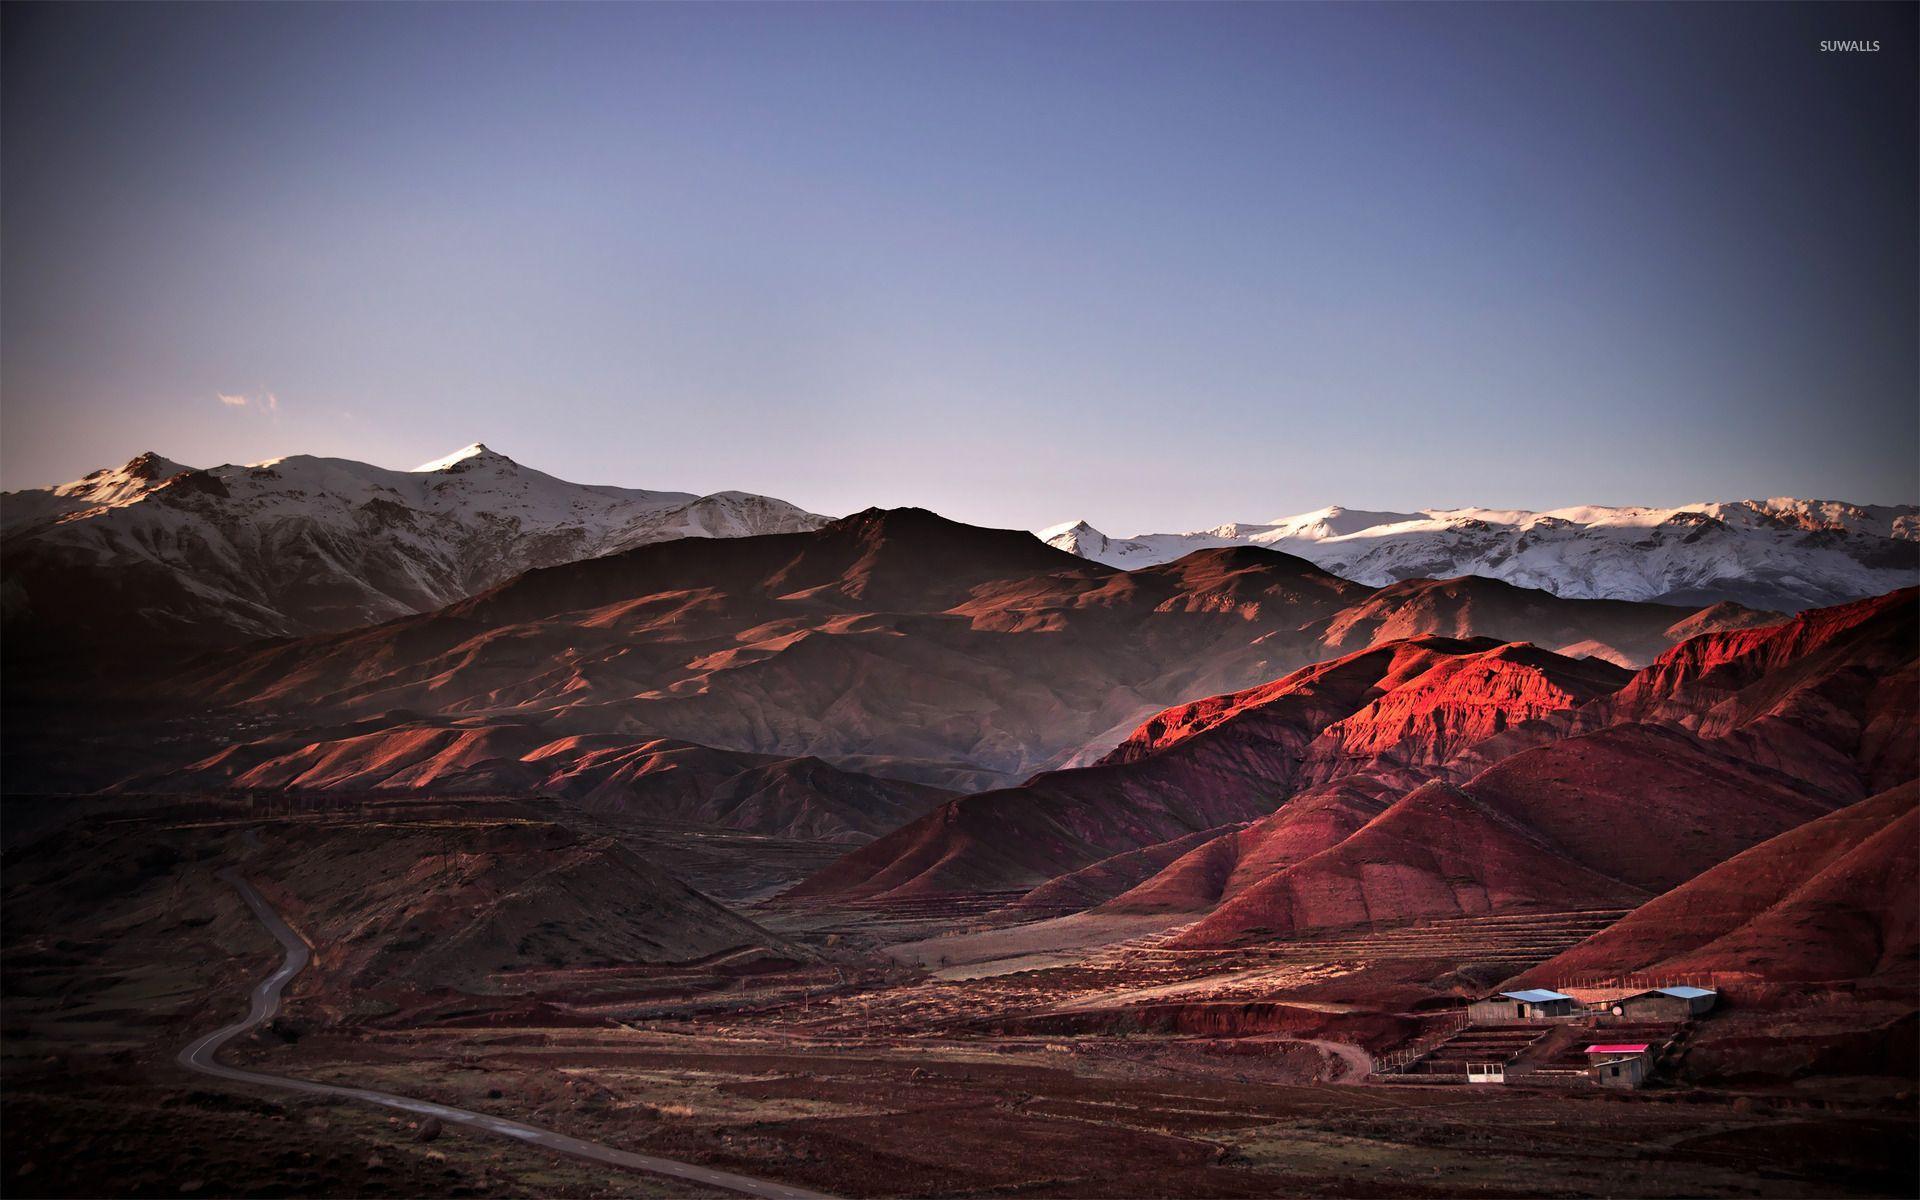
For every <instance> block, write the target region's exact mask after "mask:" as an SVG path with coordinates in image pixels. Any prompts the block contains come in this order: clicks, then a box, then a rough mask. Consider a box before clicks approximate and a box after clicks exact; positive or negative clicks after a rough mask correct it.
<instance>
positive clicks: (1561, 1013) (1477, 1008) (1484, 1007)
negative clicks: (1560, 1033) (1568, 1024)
mask: <svg viewBox="0 0 1920 1200" xmlns="http://www.w3.org/2000/svg"><path fill="white" fill-rule="evenodd" d="M1572 1015H1573V997H1572V996H1568V995H1565V994H1564V993H1561V992H1550V991H1548V990H1546V989H1545V988H1529V989H1527V990H1525V991H1520V992H1501V993H1500V994H1499V995H1497V996H1489V997H1487V998H1486V999H1485V1000H1475V1001H1474V1002H1473V1003H1472V1004H1470V1005H1468V1006H1467V1020H1469V1021H1471V1022H1472V1023H1473V1024H1475V1025H1502V1024H1505V1023H1506V1022H1508V1021H1540V1020H1546V1019H1549V1018H1553V1017H1568V1016H1572Z"/></svg>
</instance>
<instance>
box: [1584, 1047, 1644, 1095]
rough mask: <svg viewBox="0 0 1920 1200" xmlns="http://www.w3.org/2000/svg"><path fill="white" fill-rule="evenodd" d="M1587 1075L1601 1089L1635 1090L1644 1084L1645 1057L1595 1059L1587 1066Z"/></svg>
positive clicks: (1632, 1055) (1639, 1055) (1637, 1055)
mask: <svg viewBox="0 0 1920 1200" xmlns="http://www.w3.org/2000/svg"><path fill="white" fill-rule="evenodd" d="M1587 1074H1589V1075H1591V1076H1592V1077H1593V1081H1594V1082H1595V1083H1597V1084H1599V1085H1600V1086H1601V1087H1615V1088H1637V1087H1639V1086H1640V1085H1641V1084H1642V1083H1644V1082H1646V1078H1647V1056H1646V1055H1644V1054H1631V1055H1628V1056H1626V1057H1624V1058H1596V1059H1594V1060H1593V1061H1591V1062H1589V1063H1588V1064H1587Z"/></svg>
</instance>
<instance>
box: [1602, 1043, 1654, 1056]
mask: <svg viewBox="0 0 1920 1200" xmlns="http://www.w3.org/2000/svg"><path fill="white" fill-rule="evenodd" d="M1646 1052H1647V1043H1645V1042H1608V1043H1606V1044H1605V1045H1601V1046H1588V1047H1587V1053H1588V1054H1645V1053H1646Z"/></svg>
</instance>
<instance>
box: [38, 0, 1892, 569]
mask: <svg viewBox="0 0 1920 1200" xmlns="http://www.w3.org/2000/svg"><path fill="white" fill-rule="evenodd" d="M1914 13H1915V9H1914V7H1913V6H1911V5H1904V4H1901V5H1888V6H1885V7H1862V8H1851V7H1844V6H1821V7H1817V8H1798V7H1793V6H1785V5H1776V6H1759V7H1742V6H1737V5H1683V6H1651V5H1646V6H1624V5H1623V6H1610V7H1585V6H1573V5H1539V6H1521V5H1488V6H1483V7H1443V6H1409V7H1399V6H1340V7H1332V6H1326V7H1322V6H1312V5H1284V6H1253V5H1246V6H1232V7H1211V6H1180V7H1157V6H1145V5H1129V6H1114V7H1109V6H1099V5H1058V6H1038V5H1035V6H1015V7H999V6H987V5H969V6H955V7H940V6H926V5H914V6H878V5H852V4H849V5H833V6H821V7H803V6H784V7H777V8H768V7H755V6H746V5H726V6H722V5H710V6H686V7H676V6H664V5H655V6H601V5H594V6H581V7H563V6H558V5H542V6H538V7H514V6H478V5H474V6H458V7H429V6H403V5H351V6H349V5H339V6H318V7H298V6H274V5H254V6H240V5H206V6H197V7H177V8H176V7H162V6H136V7H125V8H122V7H109V6H78V5H76V6H65V7H59V8H53V9H39V8H31V7H27V6H23V5H10V6H8V7H7V9H6V10H5V14H4V18H3V19H4V31H3V34H4V53H5V63H4V76H3V78H4V84H3V86H4V92H5V95H4V109H3V112H4V142H3V143H0V144H3V146H4V155H5V162H4V176H3V179H4V184H3V186H4V213H3V216H0V220H3V221H4V231H3V232H4V243H5V246H4V281H3V282H4V315H3V316H0V322H3V325H0V333H3V334H4V346H3V347H0V349H3V350H4V354H3V355H0V371H3V372H4V375H3V377H0V385H3V388H0V390H3V400H0V403H3V404H4V408H0V421H3V422H4V424H3V426H0V434H3V435H4V436H3V438H0V479H3V481H4V484H5V486H6V487H9V488H12V487H24V486H33V485H40V484H46V483H51V482H55V481H58V480H63V479H68V478H72V477H74V476H77V475H79V474H81V473H83V472H85V471H86V470H89V469H91V468H94V467H97V466H102V465H107V464H111V463H116V462H119V461H122V460H124V459H126V458H127V457H129V456H130V455H132V454H133V453H135V452H137V451H140V450H145V449H154V450H158V451H160V452H162V453H164V454H166V455H168V456H171V457H173V458H176V459H180V460H183V461H186V462H190V463H194V464H197V465H212V464H214V463H218V462H224V461H249V460H255V459H259V458H263V457H269V456H272V455H277V454H286V453H297V452H310V453H320V454H334V455H343V456H349V457H355V458H362V459H367V460H371V461H374V462H378V463H383V464H386V465H390V466H402V467H404V466H411V465H413V464H414V463H416V462H419V461H422V460H425V459H428V458H432V457H436V456H438V455H440V454H443V453H445V452H446V451H449V450H451V449H453V448H455V447H457V446H459V445H461V444H464V443H466V442H470V441H475V440H481V441H485V442H487V443H488V444H489V445H491V446H493V447H494V448H495V449H498V450H501V451H503V452H505V453H508V454H511V455H513V456H514V457H516V458H518V459H520V460H521V461H523V462H525V463H528V464H530V465H534V466H538V467H541V468H543V469H545V470H548V471H551V472H553V473H555V474H558V475H562V476H565V477H568V478H572V479H577V480H581V481H585V482H597V483H621V484H629V485H634V486H647V487H661V488H677V489H688V490H694V491H712V490H718V489H722V488H742V489H749V490H754V491H761V492H767V493H771V494H774V495H778V496H782V497H785V498H787V499H790V500H793V501H795V502H797V503H800V504H803V505H805V506H807V507H810V508H813V509H815V510H818V511H823V512H829V513H840V512H846V511H851V510H854V509H858V508H862V507H865V506H867V505H870V504H883V505H895V504H907V503H916V504H922V505H926V506H928V507H932V508H934V509H937V510H939V511H942V512H945V513H947V514H949V515H952V516H955V517H959V518H962V519H966V520H972V521H977V522H981V523H988V524H997V525H1009V526H1028V527H1031V526H1037V525H1042V524H1046V523H1050V522H1052V521H1055V520H1062V519H1067V518H1073V517H1086V518H1088V519H1090V520H1092V521H1093V522H1094V523H1095V524H1097V525H1100V526H1101V527H1103V528H1106V529H1108V530H1109V531H1111V532H1116V533H1131V532H1139V531H1148V530H1159V529H1180V528H1189V527H1193V526H1197V525H1203V524H1210V523H1213V522H1216V521H1220V520H1227V519H1239V520H1258V519H1263V518H1268V517H1272V516H1275V515H1278V514H1281V513H1286V512H1292V511H1298V510H1302V509H1307V508H1313V507H1317V506H1319V505H1321V504H1325V503H1329V502H1338V503H1344V504H1347V505H1350V506H1354V507H1370V508H1407V507H1420V506H1428V505H1457V504H1467V503H1478V504H1489V505H1500V506H1516V507H1519V506H1524V507H1551V506H1557V505H1562V504H1570V503H1630V502H1648V503H1671V502H1680V501H1686V500H1694V499H1704V498H1735V497H1745V496H1751V495H1769V494H1797V495H1803V496H1807V495H1811V496H1817V497H1824V498H1842V499H1851V500H1859V501H1873V502H1903V501H1904V502H1910V501H1913V500H1915V499H1916V498H1920V497H1917V493H1920V483H1917V481H1916V456H1917V455H1920V416H1916V405H1917V404H1920V401H1917V400H1916V351H1915V327H1916V302H1915V286H1916V285H1915V275H1916V244H1915V229H1914V225H1915V211H1916V191H1915V188H1916V185H1915V140H1916V130H1915V118H1914V113H1915V57H1914V40H1915V16H1914ZM1823 38H1825V39H1854V38H1859V39H1872V38H1877V39H1879V40H1880V41H1881V43H1882V49H1881V50H1880V51H1879V52H1878V53H1865V54H1849V53H1821V52H1820V50H1819V46H1818V42H1819V41H1820V40H1821V39H1823ZM223 396H224V397H225V398H226V399H225V400H223V399H222V397H223ZM269 396H271V397H272V398H273V401H272V403H271V404H269V402H268V397H269Z"/></svg>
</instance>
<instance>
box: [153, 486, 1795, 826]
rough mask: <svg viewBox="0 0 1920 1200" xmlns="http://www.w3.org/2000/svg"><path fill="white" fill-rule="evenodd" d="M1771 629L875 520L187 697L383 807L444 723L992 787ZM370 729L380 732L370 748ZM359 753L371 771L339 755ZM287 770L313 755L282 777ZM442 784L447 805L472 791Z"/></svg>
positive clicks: (533, 584) (636, 567) (235, 767)
mask: <svg viewBox="0 0 1920 1200" xmlns="http://www.w3.org/2000/svg"><path fill="white" fill-rule="evenodd" d="M1768 619H1770V618H1769V617H1768V616H1767V615H1766V614H1759V613H1754V612H1752V611H1749V610H1746V609H1741V608H1739V607H1737V606H1733V605H1720V606H1714V607H1710V608H1708V609H1705V610H1692V609H1687V608H1681V607H1675V606H1667V605H1652V604H1632V603H1626V602H1621V601H1605V600H1565V599H1560V598H1558V597H1554V596H1551V595H1549V594H1547V593H1544V592H1536V591H1528V590H1526V589H1522V588H1515V587H1512V586H1511V585H1508V584H1503V583H1499V582H1496V581H1493V580H1487V579H1459V580H1448V581H1437V582H1425V583H1419V584H1413V583H1402V584H1395V585H1393V586H1392V587H1390V588H1382V589H1372V588H1367V587H1364V586H1362V585H1360V584H1356V583H1352V582H1350V581H1348V580H1345V579H1341V578H1339V577H1338V576H1335V575H1331V574H1329V573H1327V572H1325V571H1323V570H1321V569H1320V568H1318V567H1315V566H1314V565H1313V564H1311V563H1308V562H1306V561H1304V560H1302V559H1298V558H1294V557H1292V556H1291V555H1286V554H1281V553H1278V552H1276V551H1272V550H1265V549H1258V548H1253V547H1231V548H1225V549H1215V550H1201V551H1197V552H1195V553H1193V554H1190V555H1188V556H1187V557H1185V558H1182V559H1180V560H1178V561H1176V562H1172V563H1165V564H1161V565H1158V566H1153V567H1147V568H1142V569H1139V570H1135V571H1130V572H1129V571H1121V570H1117V569H1115V568H1112V567H1107V566H1103V565H1101V564H1098V563H1092V562H1089V561H1087V560H1084V559H1080V558H1076V557H1074V556H1072V555H1069V554H1065V553H1063V552H1061V551H1059V550H1055V549H1053V548H1052V547H1049V546H1047V545H1045V544H1044V543H1042V542H1040V541H1039V540H1037V539H1035V538H1034V537H1032V536H1031V535H1029V534H1027V533H1024V532H1021V531H1018V530H993V529H983V528H979V527H976V526H970V525H964V524H961V523H959V522H954V521H948V520H946V519H944V518H942V517H939V516H936V515H934V514H933V513H929V512H925V511H923V510H917V509H895V510H879V509H875V510H869V511H867V512H864V513H857V514H855V515H853V516H851V517H846V518H843V519H841V520H839V521H834V522H831V523H829V524H827V525H824V526H822V527H821V528H819V529H816V530H809V531H805V532H799V533H787V534H769V535H761V536H754V537H743V538H733V539H727V540H696V539H680V540H676V541H669V542H657V543H652V544H649V545H643V546H639V547H636V548H634V549H632V550H627V551H623V552H620V553H617V554H610V555H605V556H602V557H600V558H594V559H586V560H582V561H579V562H573V563H567V564H563V565H560V566H555V567H548V568H543V569H538V570H533V571H529V572H526V573H525V574H522V575H520V576H517V577H516V578H514V579H512V580H510V581H508V582H507V583H504V584H501V585H499V586H498V587H495V588H492V589H490V590H488V591H485V592H482V593H480V594H478V595H476V596H473V597H471V598H469V599H466V600H463V601H460V602H458V603H456V604H452V605H448V606H446V607H444V608H441V609H438V610H436V611H434V612H430V613H423V614H419V615H416V616H410V617H404V618H399V619H396V620H394V621H390V622H386V623H384V624H380V625H374V626H369V627H366V628H363V629H358V630H351V631H346V632H342V633H331V634H317V635H313V636H309V637H306V638H300V639H295V640H283V641H278V642H271V643H261V644H256V645H254V646H251V647H243V648H236V649H232V650H225V651H221V652H219V653H215V654H212V655H209V656H206V657H204V658H202V659H201V660H198V661H196V662H195V663H194V664H192V665H190V666H188V667H186V668H184V669H182V670H180V671H177V672H174V673H173V674H172V675H171V676H170V678H169V683H168V687H169V689H170V690H171V691H172V692H173V693H174V694H176V695H177V696H179V697H180V698H182V699H183V700H190V702H191V703H193V704H194V705H198V706H205V707H207V708H209V709H213V710H225V709H231V710H234V711H243V712H250V713H261V712H297V713H300V714H303V718H304V721H305V724H306V726H307V727H323V726H324V727H340V726H343V725H345V724H349V723H350V724H351V725H352V732H351V733H348V734H345V735H342V734H339V733H328V734H327V735H326V736H321V735H320V733H317V732H306V731H286V730H279V731H275V732H274V733H273V735H272V736H270V737H267V738H265V739H262V740H261V742H260V744H259V745H258V746H255V747H250V748H243V749H239V750H235V751H234V752H232V753H230V754H228V755H226V756H225V757H224V758H222V759H220V760H219V762H217V763H214V762H209V763H206V764H203V767H204V768H207V769H218V770H222V771H227V772H229V773H230V777H231V778H236V779H238V778H241V777H245V778H248V779H256V778H257V779H262V780H285V781H293V780H298V781H300V785H301V786H309V785H319V784H320V783H321V782H322V781H323V780H324V781H329V782H330V784H331V785H335V786H346V785H347V784H348V783H349V782H351V783H352V785H353V786H367V785H369V784H370V783H371V782H373V779H372V778H371V777H370V776H369V774H368V770H367V768H366V767H365V764H366V763H368V762H371V763H377V764H382V766H381V769H382V770H383V771H384V772H385V774H387V775H389V776H392V777H393V782H394V783H395V784H397V783H399V782H401V781H402V780H404V779H410V778H417V777H418V776H417V775H412V774H406V773H404V772H405V771H413V770H414V769H415V764H416V763H417V762H418V761H419V760H420V759H422V758H423V757H431V756H435V755H438V754H439V753H440V752H441V751H440V749H439V748H440V747H442V746H443V744H444V739H446V738H447V737H449V736H451V734H452V732H455V731H449V730H446V729H444V728H443V729H441V730H439V731H438V732H432V731H430V730H428V729H427V728H426V727H425V726H423V724H422V720H423V718H422V714H428V715H429V716H430V717H431V720H432V721H433V722H441V723H444V722H447V721H452V722H456V723H458V724H459V725H460V726H461V727H462V728H463V729H466V730H468V731H471V730H473V729H476V728H486V729H489V730H492V731H494V732H492V733H490V734H489V735H488V736H489V737H490V738H491V739H492V743H491V744H492V749H491V750H490V751H489V752H488V753H486V754H484V755H479V756H478V757H477V758H475V759H473V760H472V762H467V760H465V759H462V760H461V761H462V762H463V763H466V765H465V766H463V768H462V770H463V771H464V772H465V773H466V774H467V776H468V778H467V783H468V784H469V785H473V784H481V783H486V782H488V781H489V780H491V779H493V778H494V773H497V772H498V771H499V770H500V769H501V760H502V759H503V758H506V757H510V758H512V759H513V760H514V761H516V762H519V763H520V765H519V766H517V767H515V768H514V771H515V775H514V777H515V778H521V777H524V776H525V775H527V774H528V773H529V772H537V774H538V776H539V777H540V778H542V779H554V778H556V772H558V773H560V774H562V775H565V776H567V777H568V778H578V779H582V780H584V779H585V778H587V777H588V776H592V775H597V769H594V770H590V769H589V766H588V763H589V761H590V760H591V761H594V762H600V761H603V760H605V757H606V756H607V755H608V754H609V752H611V751H613V750H615V748H616V747H615V746H614V745H613V744H610V743H609V741H608V736H609V735H611V736H613V737H615V738H617V739H620V743H619V744H621V745H626V746H633V745H639V744H642V743H648V742H653V741H655V740H659V739H666V740H668V741H670V742H679V743H689V744H693V745H698V746H704V747H710V748H717V749H721V750H725V751H729V752H745V753H748V754H755V755H776V756H780V757H793V756H813V757H816V758H819V759H822V760H825V761H826V762H828V763H832V764H834V765H835V766H837V767H840V768H843V769H847V770H853V771H859V772H864V773H869V774H875V775H880V776H884V777H888V778H892V779H896V780H904V781H911V782H918V783H925V784H933V785H936V786H939V787H946V788H959V789H972V788H978V787H988V786H994V785H1002V784H1007V783H1013V782H1018V781H1019V780H1022V779H1025V778H1027V777H1028V776H1030V775H1032V774H1033V773H1035V772H1036V771H1042V770H1047V769H1051V768H1056V767H1060V766H1066V765H1071V764H1073V763H1075V762H1083V761H1090V760H1091V758H1095V757H1098V756H1099V755H1100V754H1103V753H1105V752H1106V751H1107V750H1109V749H1111V748H1112V747H1113V746H1115V745H1117V744H1118V743H1119V742H1120V741H1121V740H1122V739H1123V738H1124V737H1125V736H1126V733H1127V731H1129V730H1131V729H1133V728H1134V727H1135V726H1137V725H1139V724H1140V722H1141V721H1143V720H1145V719H1147V718H1148V717H1150V716H1151V715H1152V714H1153V713H1155V712H1158V711H1159V710H1161V709H1164V708H1166V707H1167V706H1169V705H1172V704H1178V703H1181V702H1183V701H1187V700H1189V699H1191V698H1193V697H1196V696H1207V695H1214V694H1218V693H1222V692H1232V691H1236V690H1238V689H1242V688H1248V687H1253V686H1256V685H1260V684H1264V683H1266V682H1268V681H1271V680H1273V679H1275V678H1277V677H1280V676H1283V675H1286V674H1287V673H1288V672H1290V671H1294V670H1296V669H1298V668H1301V667H1303V666H1306V665H1307V664H1311V663H1315V662H1319V661H1321V660H1324V659H1328V658H1333V657H1338V656H1339V655H1341V654H1343V653H1351V652H1354V651H1358V650H1364V649H1365V648H1367V647H1369V646H1373V645H1376V644H1379V643H1381V642H1385V641H1393V640H1398V639H1405V638H1409V637H1419V636H1427V635H1438V636H1443V637H1446V638H1455V639H1472V638H1491V639H1493V641H1494V642H1495V643H1504V642H1514V641H1526V642H1532V643H1535V644H1537V645H1539V646H1542V647H1545V648H1548V649H1550V650H1553V651H1557V652H1564V653H1565V654H1567V655H1573V656H1580V657H1594V658H1598V659H1602V660H1606V661H1607V662H1611V663H1617V664H1620V665H1624V666H1630V667H1638V666H1642V665H1644V664H1646V663H1647V662H1649V661H1651V660H1652V659H1653V658H1654V657H1655V656H1656V655H1658V654H1660V653H1661V652H1663V651H1664V650H1666V649H1667V648H1668V647H1669V646H1670V645H1672V644H1673V643H1674V642H1675V641H1676V640H1678V639H1679V638H1680V637H1682V636H1685V635H1686V634H1688V633H1690V632H1694V631H1697V630H1700V629H1704V628H1712V629H1730V628H1741V627H1745V626H1749V625H1752V624H1755V623H1757V622H1764V621H1766V620H1768ZM370 722H374V723H381V724H382V725H383V726H384V730H385V731H384V732H383V733H381V734H380V736H378V737H370V736H369V735H372V734H374V733H375V732H376V730H375V729H374V728H373V727H371V726H370V725H369V724H368V723H370ZM509 728H511V733H510V734H509V733H508V732H507V731H508V730H509ZM342 737H345V738H346V739H347V740H350V741H351V742H352V745H353V747H354V749H353V750H352V752H351V753H347V752H345V750H344V748H343V753H342V756H341V757H337V758H336V757H328V751H327V747H328V746H329V745H330V744H331V743H333V742H334V741H337V740H341V739H342ZM289 738H290V739H291V743H290V744H288V740H289ZM509 743H511V744H512V745H513V746H514V747H516V749H515V751H514V752H513V753H512V754H511V755H508V753H507V750H506V747H507V746H508V744H509ZM283 746H284V749H281V747H283ZM287 750H292V751H297V752H298V753H299V755H300V757H299V758H298V759H297V760H293V761H278V762H277V764H276V760H278V759H279V758H280V757H281V756H282V755H284V754H285V753H286V752H287ZM316 757H318V758H325V759H326V761H327V762H328V764H329V765H328V767H327V769H326V770H324V771H319V772H317V773H316V771H315V769H314V768H315V765H316V763H315V761H314V760H315V759H316ZM436 761H437V762H438V761H440V760H437V759H436ZM480 762H484V763H485V764H486V765H485V766H484V769H483V768H482V767H480V766H476V765H473V764H474V763H480ZM355 763H359V764H361V765H360V766H354V765H353V764H355ZM536 763H537V767H535V766H534V765H533V764H536ZM302 764H304V765H302ZM296 767H297V768H298V769H296ZM582 771H585V772H587V775H581V774H580V772H582ZM475 772H483V773H481V774H476V773H475ZM431 773H432V775H433V776H434V777H435V778H437V779H439V780H440V781H441V783H442V785H443V786H453V785H454V783H455V777H456V774H457V773H455V772H453V771H451V770H450V769H449V766H448V765H447V764H446V763H445V762H441V765H438V766H435V767H434V768H432V769H431ZM580 786H583V787H588V788H591V786H592V785H590V784H585V783H584V782H583V783H582V784H581V785H580Z"/></svg>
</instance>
